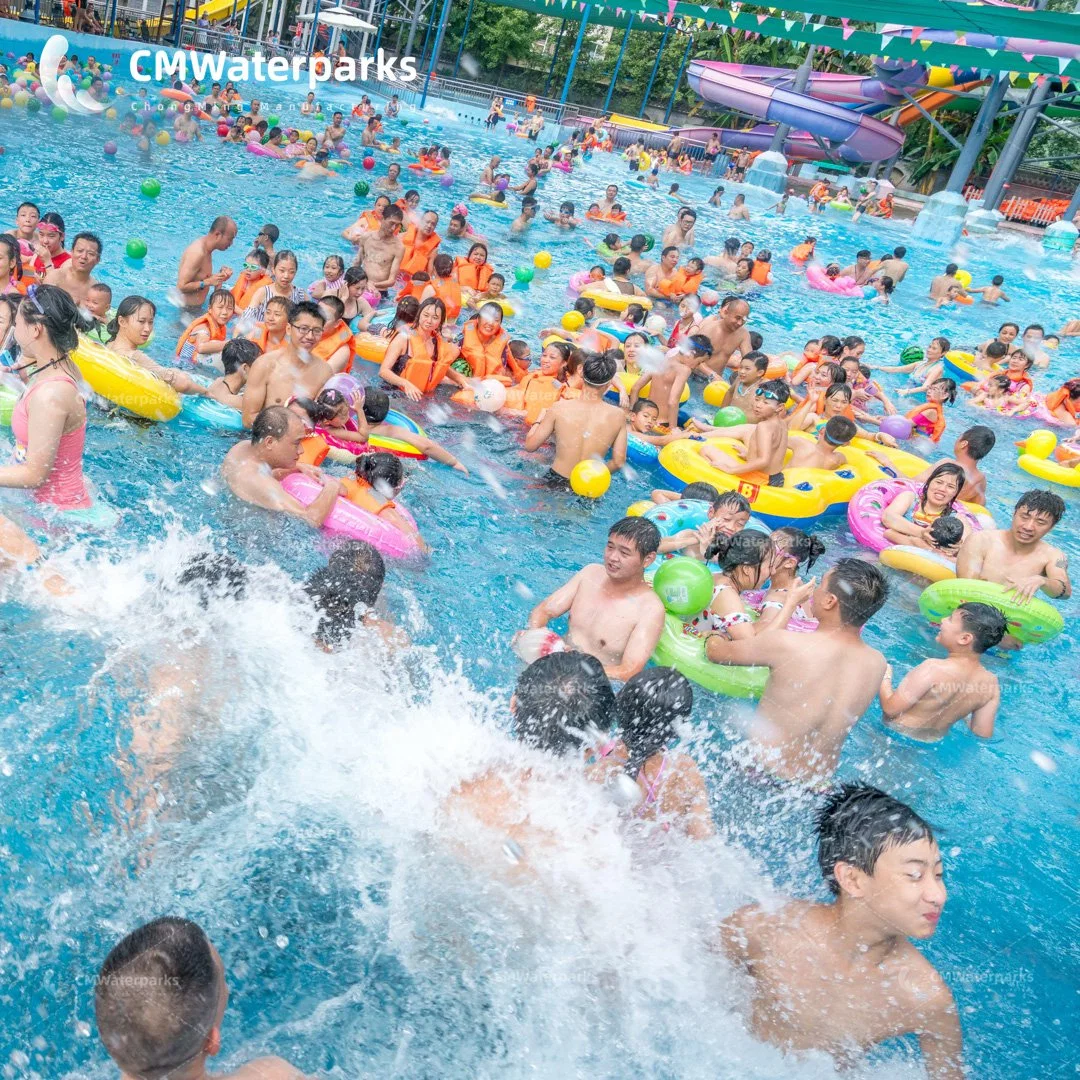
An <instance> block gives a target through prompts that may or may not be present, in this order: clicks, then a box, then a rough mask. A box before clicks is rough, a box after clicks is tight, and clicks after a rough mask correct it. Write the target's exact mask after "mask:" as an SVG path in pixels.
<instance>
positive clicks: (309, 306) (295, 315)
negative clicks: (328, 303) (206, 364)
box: [211, 293, 326, 326]
mask: <svg viewBox="0 0 1080 1080" xmlns="http://www.w3.org/2000/svg"><path fill="white" fill-rule="evenodd" d="M228 295H230V296H231V295H232V294H231V293H230V294H228ZM211 299H212V298H211ZM301 315H310V316H311V317H312V318H313V319H318V320H319V322H320V323H322V325H323V326H325V325H326V316H325V315H324V314H323V313H322V312H321V311H320V310H319V305H318V304H316V303H315V301H314V300H301V301H299V303H296V304H293V306H292V310H291V311H290V312H289V322H290V323H294V322H296V320H297V319H299V318H300V316H301Z"/></svg>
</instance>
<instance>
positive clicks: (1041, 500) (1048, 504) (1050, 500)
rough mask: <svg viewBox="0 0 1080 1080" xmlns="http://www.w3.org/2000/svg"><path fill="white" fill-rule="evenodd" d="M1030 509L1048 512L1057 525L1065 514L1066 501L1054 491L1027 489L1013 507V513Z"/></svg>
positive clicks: (1033, 511)
mask: <svg viewBox="0 0 1080 1080" xmlns="http://www.w3.org/2000/svg"><path fill="white" fill-rule="evenodd" d="M1019 510H1030V511H1031V512H1032V513H1034V514H1047V515H1049V516H1050V517H1051V518H1053V521H1054V524H1055V525H1056V524H1057V523H1058V522H1059V521H1060V520H1061V519H1062V518H1063V517H1064V516H1065V501H1064V500H1063V499H1062V498H1061V496H1060V495H1055V494H1054V493H1053V492H1052V491H1038V490H1036V491H1025V492H1024V494H1023V495H1021V496H1020V498H1019V499H1018V500H1017V502H1016V505H1015V506H1014V507H1013V513H1014V514H1015V513H1017V511H1019Z"/></svg>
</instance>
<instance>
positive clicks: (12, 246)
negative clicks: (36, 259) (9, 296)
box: [0, 233, 23, 289]
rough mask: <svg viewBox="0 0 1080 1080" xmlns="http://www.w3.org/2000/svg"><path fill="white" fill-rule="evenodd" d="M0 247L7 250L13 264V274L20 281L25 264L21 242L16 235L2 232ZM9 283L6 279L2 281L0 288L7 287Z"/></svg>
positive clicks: (0, 234)
mask: <svg viewBox="0 0 1080 1080" xmlns="http://www.w3.org/2000/svg"><path fill="white" fill-rule="evenodd" d="M0 247H2V248H3V249H4V250H5V251H6V252H7V257H8V259H9V261H10V262H11V265H12V274H11V276H12V277H13V278H14V279H15V280H16V281H20V280H21V279H22V276H23V264H22V252H21V251H20V249H19V242H18V240H16V239H15V237H14V236H9V235H8V234H7V233H0ZM7 287H8V283H7V282H6V281H0V289H6V288H7Z"/></svg>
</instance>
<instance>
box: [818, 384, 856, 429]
mask: <svg viewBox="0 0 1080 1080" xmlns="http://www.w3.org/2000/svg"><path fill="white" fill-rule="evenodd" d="M814 412H815V413H817V415H818V416H824V415H825V391H824V390H822V391H821V392H820V393H819V394H818V398H817V401H815V402H814ZM840 415H841V416H846V417H847V418H848V419H849V420H850V421H851V422H852V423H855V410H854V409H853V408H852V407H851V403H850V402H848V404H847V405H845V406H844V408H843V411H842V412H841V413H840Z"/></svg>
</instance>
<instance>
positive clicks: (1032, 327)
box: [75, 237, 1046, 334]
mask: <svg viewBox="0 0 1080 1080" xmlns="http://www.w3.org/2000/svg"><path fill="white" fill-rule="evenodd" d="M75 239H76V240H78V237H75ZM1029 330H1038V331H1039V333H1040V334H1045V333H1046V327H1045V326H1043V325H1042V323H1037V322H1036V323H1032V324H1031V325H1030V326H1025V327H1024V333H1025V334H1026V333H1027V332H1028V331H1029Z"/></svg>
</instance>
